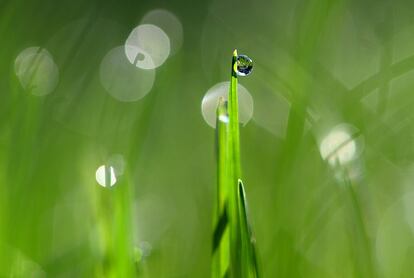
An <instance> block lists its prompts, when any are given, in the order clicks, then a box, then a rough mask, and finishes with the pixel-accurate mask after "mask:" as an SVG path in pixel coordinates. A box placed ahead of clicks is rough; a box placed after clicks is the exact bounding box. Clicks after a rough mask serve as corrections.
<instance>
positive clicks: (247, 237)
mask: <svg viewBox="0 0 414 278" xmlns="http://www.w3.org/2000/svg"><path fill="white" fill-rule="evenodd" d="M238 184H239V186H238V189H239V196H238V197H239V198H238V200H239V215H240V233H241V242H242V249H241V257H242V261H243V262H244V263H243V264H242V267H243V274H244V277H249V278H257V277H259V269H258V263H257V257H256V238H255V236H254V234H253V230H252V228H251V224H250V221H249V216H248V207H247V199H246V193H245V191H244V186H243V182H242V181H241V180H239V183H238Z"/></svg>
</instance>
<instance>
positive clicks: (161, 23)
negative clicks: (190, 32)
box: [141, 9, 183, 55]
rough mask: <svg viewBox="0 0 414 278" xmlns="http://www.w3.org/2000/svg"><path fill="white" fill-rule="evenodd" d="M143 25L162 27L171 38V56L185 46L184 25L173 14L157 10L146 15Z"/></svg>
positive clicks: (142, 21)
mask: <svg viewBox="0 0 414 278" xmlns="http://www.w3.org/2000/svg"><path fill="white" fill-rule="evenodd" d="M141 24H153V25H155V26H158V27H160V28H161V29H162V30H163V31H164V32H165V33H166V34H167V35H168V37H169V39H170V44H171V55H174V54H176V53H177V52H178V51H179V50H180V48H181V46H182V44H183V25H182V24H181V21H180V20H179V19H178V18H177V16H176V15H174V14H173V13H172V12H170V11H167V10H163V9H156V10H151V11H149V12H148V13H146V14H145V15H144V17H143V18H142V20H141Z"/></svg>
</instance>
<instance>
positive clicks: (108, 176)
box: [95, 165, 116, 187]
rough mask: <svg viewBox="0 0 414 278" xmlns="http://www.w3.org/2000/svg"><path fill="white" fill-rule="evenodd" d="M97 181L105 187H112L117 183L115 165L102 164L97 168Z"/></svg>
mask: <svg viewBox="0 0 414 278" xmlns="http://www.w3.org/2000/svg"><path fill="white" fill-rule="evenodd" d="M95 178H96V182H97V183H98V184H99V185H101V186H103V187H111V186H114V185H115V183H116V175H115V170H114V167H112V166H107V165H102V166H99V168H98V169H97V170H96V173H95Z"/></svg>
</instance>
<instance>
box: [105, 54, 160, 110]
mask: <svg viewBox="0 0 414 278" xmlns="http://www.w3.org/2000/svg"><path fill="white" fill-rule="evenodd" d="M100 78H101V83H102V86H103V87H104V88H105V89H106V91H107V92H108V93H109V94H110V95H111V96H113V97H114V98H116V99H117V100H119V101H124V102H131V101H137V100H139V99H141V98H143V97H144V96H145V95H146V94H148V93H149V92H150V91H151V89H152V86H153V84H154V80H155V71H154V70H143V69H140V68H137V67H136V66H134V65H132V64H131V63H130V62H129V61H128V60H127V58H126V57H125V52H124V47H123V46H119V47H116V48H114V49H112V50H110V51H109V52H108V53H107V54H106V56H105V57H104V58H103V60H102V62H101V66H100Z"/></svg>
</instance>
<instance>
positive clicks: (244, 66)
mask: <svg viewBox="0 0 414 278" xmlns="http://www.w3.org/2000/svg"><path fill="white" fill-rule="evenodd" d="M252 70H253V61H252V59H250V58H249V57H247V56H246V55H238V56H237V60H236V73H237V75H238V76H247V75H249V74H250V73H251V72H252Z"/></svg>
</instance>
